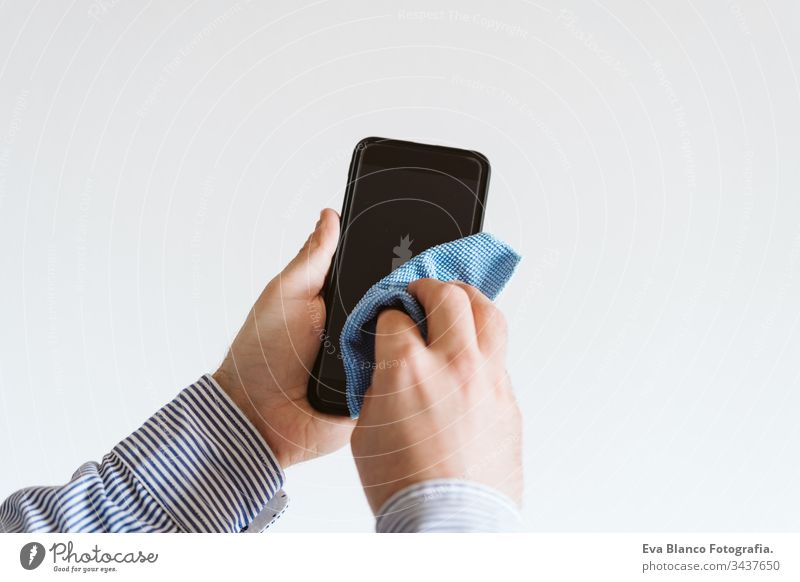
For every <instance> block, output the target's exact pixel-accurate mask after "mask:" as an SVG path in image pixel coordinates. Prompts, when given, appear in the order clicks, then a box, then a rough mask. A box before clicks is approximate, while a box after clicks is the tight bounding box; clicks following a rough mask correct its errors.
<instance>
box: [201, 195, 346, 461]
mask: <svg viewBox="0 0 800 582" xmlns="http://www.w3.org/2000/svg"><path fill="white" fill-rule="evenodd" d="M338 238H339V216H338V214H336V212H335V211H333V210H331V209H330V208H326V209H324V210H323V211H322V212H321V214H320V219H319V221H318V222H317V225H316V228H315V230H314V232H313V233H312V234H311V235H310V236H309V237H308V239H307V240H306V242H305V244H304V245H303V248H301V249H300V252H299V253H297V256H295V257H294V259H292V261H291V262H290V263H289V264H288V265H287V266H286V268H285V269H284V270H283V271H281V273H280V274H278V276H277V277H275V278H274V279H272V280H271V281H270V282H269V283H268V284H267V286H266V287H265V289H264V291H263V292H262V293H261V296H260V297H259V298H258V300H257V301H256V303H255V305H254V306H253V308H252V310H251V311H250V313H249V314H248V316H247V319H246V321H245V322H244V325H242V328H241V330H240V331H239V333H238V335H237V336H236V339H235V340H234V341H233V345H231V348H230V350H229V351H228V355H227V356H226V357H225V360H224V361H223V362H222V365H220V367H219V369H218V370H217V371H216V372H214V374H213V377H214V379H215V380H216V381H217V383H218V384H219V385H220V386H221V387H222V388H223V390H225V391H226V392H227V393H228V394H229V395H230V396H231V399H232V400H233V401H234V402H235V403H236V404H237V405H238V406H239V408H240V409H241V410H242V411H243V412H244V414H245V415H246V416H247V418H248V419H249V420H250V422H251V423H252V424H253V425H254V426H255V427H256V429H257V430H258V431H259V432H260V433H261V435H262V436H263V437H264V440H265V441H266V442H267V444H269V446H270V448H271V449H272V451H273V452H274V453H275V456H276V457H277V459H278V462H279V463H280V465H281V467H283V468H284V469H285V468H286V467H288V466H290V465H293V464H295V463H299V462H301V461H306V460H308V459H312V458H314V457H317V456H320V455H324V454H327V453H330V452H333V451H335V450H336V449H338V448H340V447H341V446H342V445H344V444H345V443H346V442H347V441H348V439H349V438H350V433H351V432H352V430H353V425H354V424H355V423H354V421H352V420H350V419H349V418H345V417H339V416H331V415H327V414H322V413H320V412H317V411H316V410H314V409H313V408H311V406H310V405H309V403H308V400H307V399H306V390H307V386H308V379H309V374H310V370H311V368H312V366H313V365H314V360H315V358H316V356H317V351H318V350H319V346H320V341H321V339H320V336H321V334H322V329H323V326H324V325H325V303H324V301H323V299H322V295H321V293H322V287H323V284H324V281H325V275H326V273H327V271H328V268H329V267H330V264H331V259H332V257H333V253H334V251H335V250H336V243H337V241H338Z"/></svg>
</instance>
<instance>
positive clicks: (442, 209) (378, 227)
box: [308, 137, 490, 416]
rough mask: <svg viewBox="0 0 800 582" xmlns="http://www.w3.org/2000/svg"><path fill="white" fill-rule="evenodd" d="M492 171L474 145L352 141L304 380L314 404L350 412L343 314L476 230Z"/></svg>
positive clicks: (336, 411) (373, 139)
mask: <svg viewBox="0 0 800 582" xmlns="http://www.w3.org/2000/svg"><path fill="white" fill-rule="evenodd" d="M489 170H490V169H489V161H488V160H487V159H486V157H485V156H483V155H482V154H480V153H478V152H475V151H469V150H461V149H455V148H450V147H443V146H436V145H427V144H421V143H414V142H409V141H400V140H395V139H383V138H379V137H368V138H366V139H363V140H361V141H360V142H359V143H358V144H357V145H356V148H355V151H354V152H353V158H352V161H351V162H350V172H349V175H348V180H347V188H346V190H345V196H344V204H343V206H342V213H341V232H340V236H339V244H338V246H337V249H336V253H335V255H334V258H333V263H332V265H331V269H330V271H329V272H328V275H327V278H326V283H325V288H324V300H325V308H326V320H325V328H324V331H323V333H321V334H320V335H321V338H322V340H323V341H322V343H321V346H320V350H319V353H318V354H317V359H316V362H315V363H314V367H313V369H312V371H311V377H310V379H309V383H308V400H309V402H310V403H311V405H312V406H313V407H314V408H316V409H317V410H319V411H320V412H326V413H329V414H336V415H342V416H348V415H349V412H348V409H347V400H346V398H345V385H346V384H345V382H346V379H345V373H344V365H343V363H342V353H341V350H340V349H339V335H340V334H341V331H342V327H343V326H344V322H345V320H346V319H347V316H348V314H349V313H350V311H351V310H352V309H353V307H355V305H356V303H358V301H359V300H360V299H361V297H363V295H364V293H366V292H367V290H368V289H369V288H370V287H371V286H372V285H373V284H375V283H377V282H378V281H379V280H380V279H382V278H383V277H385V276H386V275H388V274H389V273H390V272H391V271H393V270H394V269H396V268H397V267H399V266H400V265H402V264H403V263H404V262H405V261H407V260H409V259H410V258H412V257H413V256H415V255H417V254H419V253H420V252H422V251H424V250H425V249H427V248H430V247H432V246H435V245H438V244H442V243H445V242H449V241H452V240H455V239H458V238H462V237H465V236H469V235H471V234H476V233H478V232H480V230H481V227H482V225H483V215H484V209H485V207H486V191H487V189H488V186H489Z"/></svg>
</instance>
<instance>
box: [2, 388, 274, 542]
mask: <svg viewBox="0 0 800 582" xmlns="http://www.w3.org/2000/svg"><path fill="white" fill-rule="evenodd" d="M284 479H285V477H284V473H283V470H282V469H281V468H280V466H279V465H278V463H277V461H276V459H275V455H274V454H273V453H272V451H271V450H270V448H269V446H268V445H267V443H266V442H264V440H263V438H262V437H261V435H260V434H259V433H258V432H257V431H256V430H255V429H254V428H253V426H252V425H251V424H250V422H249V421H248V420H247V419H246V418H245V416H244V415H243V414H242V413H241V411H240V410H239V409H238V408H237V407H236V405H234V403H233V402H232V401H231V400H230V398H229V397H228V395H227V394H225V392H223V391H222V389H221V388H220V387H219V386H218V385H217V384H216V382H214V379H213V378H212V377H211V376H209V375H205V376H203V377H201V378H200V379H199V380H198V381H197V382H195V383H194V384H192V385H191V386H189V387H188V388H185V389H184V390H182V391H181V392H180V393H179V394H178V395H177V397H175V399H173V400H172V401H171V402H169V403H168V404H167V405H165V406H164V407H163V408H161V409H160V410H159V411H158V412H156V413H155V414H154V415H153V416H151V417H150V418H149V419H148V420H147V421H146V422H145V423H144V424H143V425H142V427H141V428H139V429H138V430H136V431H135V432H134V433H133V434H131V435H130V436H128V437H127V438H125V439H123V440H122V441H121V442H120V443H118V444H117V445H116V446H115V447H114V448H113V449H112V450H111V452H109V453H108V454H106V455H105V456H104V457H103V459H102V461H101V462H100V463H99V464H98V463H95V462H89V463H85V464H84V465H82V466H81V467H80V468H79V469H78V470H77V471H76V472H75V474H74V475H73V476H72V480H71V481H70V482H69V483H67V484H66V485H62V486H56V487H28V488H26V489H22V490H20V491H17V492H16V493H14V494H12V495H11V496H10V497H9V498H8V499H6V500H5V501H4V502H3V504H2V505H0V531H3V532H34V531H45V532H240V531H261V530H263V529H266V528H267V527H269V525H271V524H272V523H273V522H274V521H275V519H277V517H278V516H279V515H280V514H281V513H282V512H283V511H284V509H285V507H286V504H287V498H286V494H285V493H283V490H282V487H283V483H284Z"/></svg>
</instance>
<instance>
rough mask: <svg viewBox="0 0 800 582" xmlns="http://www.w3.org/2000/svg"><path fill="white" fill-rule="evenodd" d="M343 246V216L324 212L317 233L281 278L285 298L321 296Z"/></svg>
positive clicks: (324, 210) (310, 237) (326, 210)
mask: <svg viewBox="0 0 800 582" xmlns="http://www.w3.org/2000/svg"><path fill="white" fill-rule="evenodd" d="M338 242H339V215H338V214H337V213H336V211H335V210H332V209H330V208H323V209H322V212H320V215H319V220H318V221H317V224H316V227H315V228H314V231H313V232H312V233H311V234H310V235H309V237H308V238H307V239H306V242H305V244H304V245H303V247H302V248H301V249H300V251H299V252H298V253H297V255H296V256H295V257H294V258H293V259H292V260H291V261H290V262H289V264H288V265H286V268H285V269H284V270H283V271H281V273H280V275H279V276H278V279H279V282H280V286H281V292H282V293H283V296H284V297H285V298H290V299H291V298H303V299H306V298H309V297H314V296H316V295H319V293H320V292H321V291H322V286H323V285H324V284H325V275H327V273H328V269H329V268H330V266H331V261H332V260H333V254H334V252H336V244H337V243H338Z"/></svg>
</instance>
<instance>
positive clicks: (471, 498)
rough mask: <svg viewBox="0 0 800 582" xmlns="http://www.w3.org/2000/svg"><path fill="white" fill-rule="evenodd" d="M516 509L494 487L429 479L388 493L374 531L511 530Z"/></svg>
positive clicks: (515, 521)
mask: <svg viewBox="0 0 800 582" xmlns="http://www.w3.org/2000/svg"><path fill="white" fill-rule="evenodd" d="M521 525H522V518H521V517H520V513H519V509H518V507H517V505H516V503H514V502H513V501H512V500H511V499H510V498H509V497H507V496H505V495H503V494H502V493H500V492H499V491H497V490H496V489H494V488H492V487H488V486H486V485H482V484H480V483H475V482H473V481H464V480H460V479H433V480H430V481H423V482H420V483H415V484H413V485H409V486H408V487H406V488H404V489H402V490H400V491H398V492H397V493H395V494H394V495H392V496H391V497H390V498H389V499H388V500H386V502H385V503H384V504H383V506H382V507H381V509H380V511H378V514H377V521H376V523H375V529H376V531H377V532H378V533H417V532H431V533H434V532H435V533H468V532H513V531H519V530H520V528H521Z"/></svg>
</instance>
